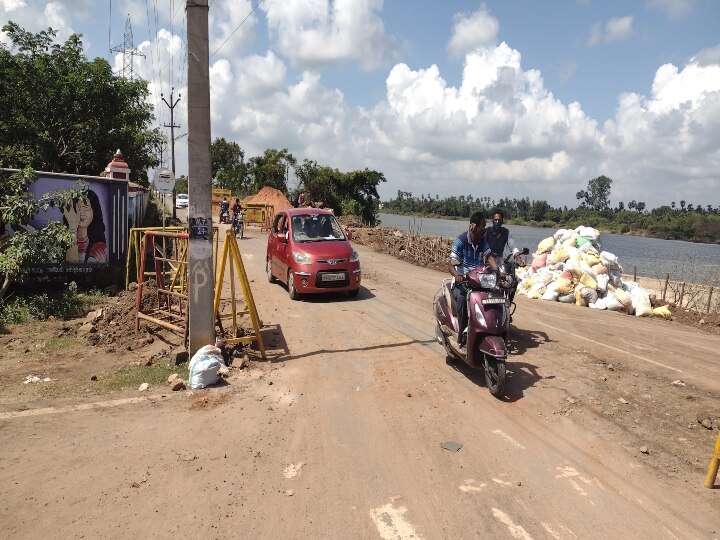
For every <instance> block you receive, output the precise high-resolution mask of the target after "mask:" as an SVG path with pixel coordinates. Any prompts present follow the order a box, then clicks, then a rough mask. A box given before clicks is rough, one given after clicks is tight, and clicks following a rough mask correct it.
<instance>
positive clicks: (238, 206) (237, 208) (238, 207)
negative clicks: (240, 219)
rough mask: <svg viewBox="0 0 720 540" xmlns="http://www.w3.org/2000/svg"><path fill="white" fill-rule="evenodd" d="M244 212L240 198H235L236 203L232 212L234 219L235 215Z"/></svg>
mask: <svg viewBox="0 0 720 540" xmlns="http://www.w3.org/2000/svg"><path fill="white" fill-rule="evenodd" d="M241 212H242V205H241V204H240V199H239V198H237V197H236V198H235V204H233V206H232V213H233V219H235V216H236V215H238V214H239V213H241Z"/></svg>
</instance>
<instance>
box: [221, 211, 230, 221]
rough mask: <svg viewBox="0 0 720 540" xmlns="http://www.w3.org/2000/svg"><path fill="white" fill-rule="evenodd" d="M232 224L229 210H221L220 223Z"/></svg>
mask: <svg viewBox="0 0 720 540" xmlns="http://www.w3.org/2000/svg"><path fill="white" fill-rule="evenodd" d="M229 222H230V212H228V211H227V210H220V223H223V224H226V225H227V224H228V223H229Z"/></svg>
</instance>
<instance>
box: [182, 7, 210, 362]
mask: <svg viewBox="0 0 720 540" xmlns="http://www.w3.org/2000/svg"><path fill="white" fill-rule="evenodd" d="M185 9H186V13H187V17H186V19H187V43H188V54H187V62H188V177H189V187H188V191H189V195H190V206H189V207H188V233H189V239H188V292H189V299H188V304H189V305H188V311H189V318H190V324H189V337H190V347H189V351H188V352H189V353H190V355H191V356H192V355H193V354H195V353H196V352H197V351H198V349H200V348H201V347H203V346H205V345H214V344H215V317H214V313H213V307H214V306H213V301H214V296H215V272H214V271H213V261H212V246H213V240H212V235H213V223H212V178H211V168H210V72H209V64H210V54H209V42H208V9H209V8H208V0H187V1H186V4H185ZM174 206H175V205H173V207H174Z"/></svg>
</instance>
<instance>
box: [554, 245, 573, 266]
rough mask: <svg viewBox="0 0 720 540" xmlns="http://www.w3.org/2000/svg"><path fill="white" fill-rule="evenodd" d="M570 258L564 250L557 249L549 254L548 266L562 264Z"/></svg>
mask: <svg viewBox="0 0 720 540" xmlns="http://www.w3.org/2000/svg"><path fill="white" fill-rule="evenodd" d="M569 258H570V254H569V253H568V252H567V250H566V249H565V248H562V247H561V248H557V249H554V250H553V251H552V253H550V257H549V260H550V264H557V263H564V262H565V261H567V260H568V259H569Z"/></svg>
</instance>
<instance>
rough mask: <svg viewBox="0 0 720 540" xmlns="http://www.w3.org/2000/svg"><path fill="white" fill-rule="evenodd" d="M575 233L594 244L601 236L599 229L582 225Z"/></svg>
mask: <svg viewBox="0 0 720 540" xmlns="http://www.w3.org/2000/svg"><path fill="white" fill-rule="evenodd" d="M575 232H576V233H577V234H578V236H581V237H583V238H586V239H587V240H591V241H593V242H594V241H596V240H597V239H598V237H599V236H600V232H599V231H598V230H597V229H594V228H593V227H584V226H582V225H580V226H579V227H577V228H576V229H575Z"/></svg>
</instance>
